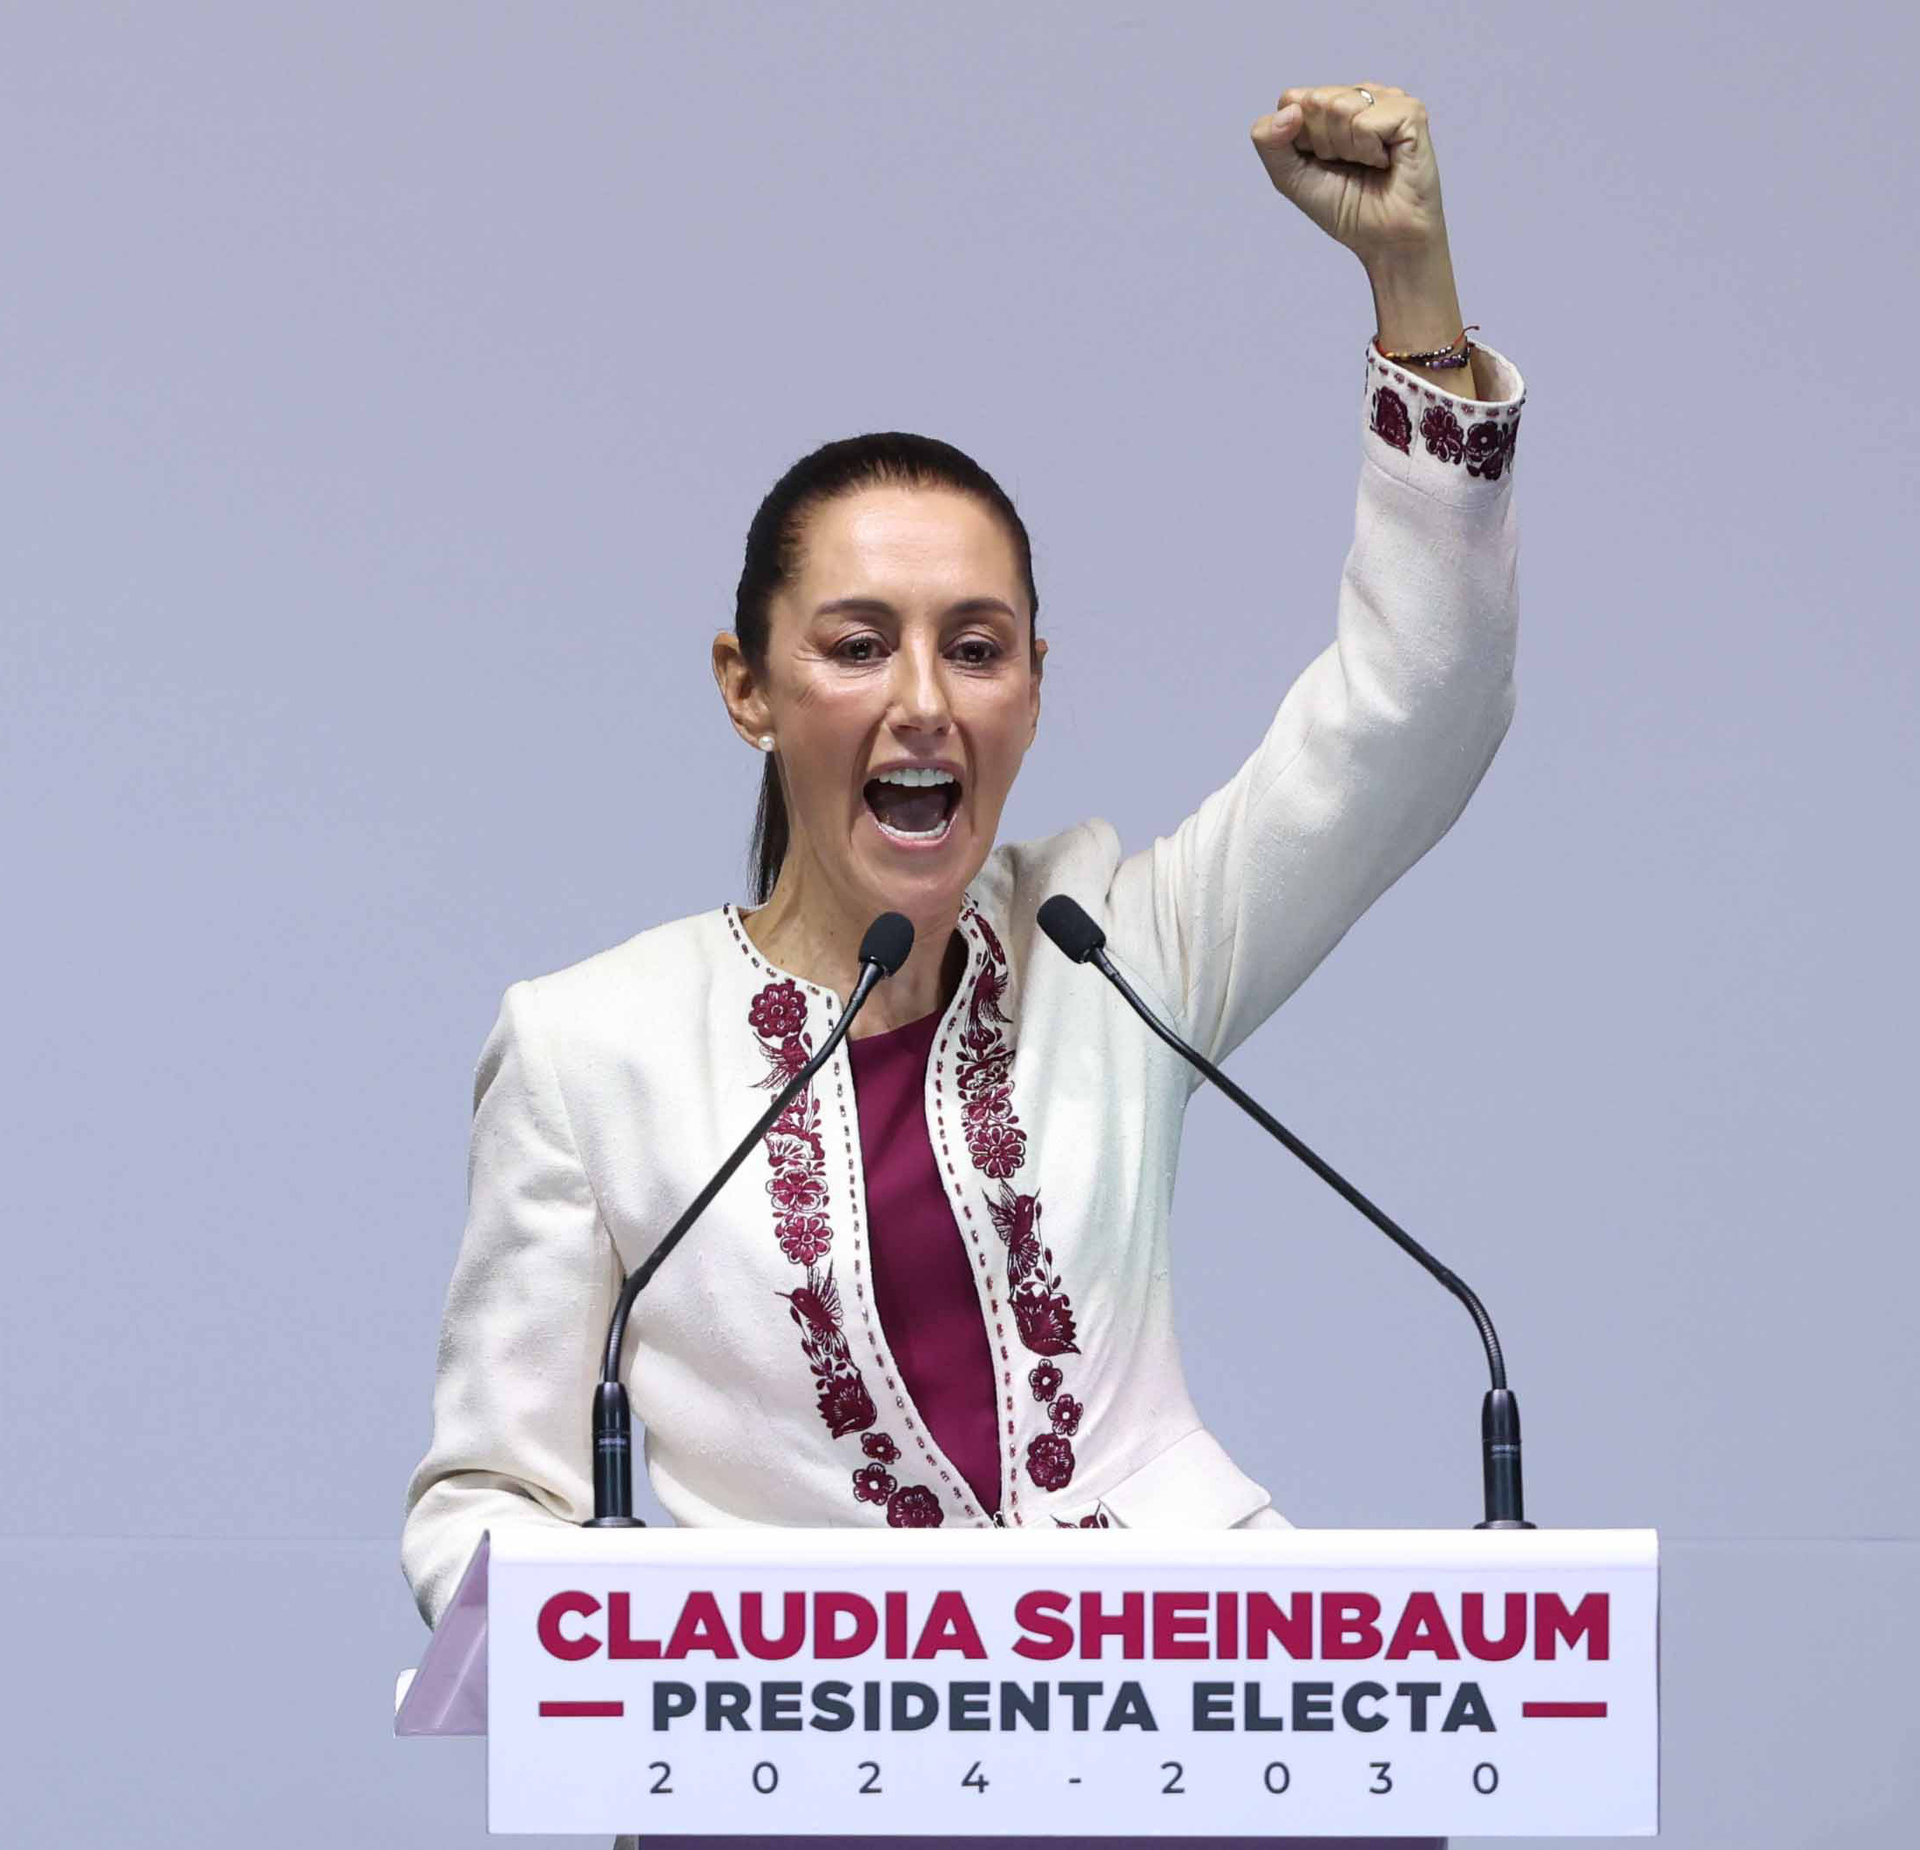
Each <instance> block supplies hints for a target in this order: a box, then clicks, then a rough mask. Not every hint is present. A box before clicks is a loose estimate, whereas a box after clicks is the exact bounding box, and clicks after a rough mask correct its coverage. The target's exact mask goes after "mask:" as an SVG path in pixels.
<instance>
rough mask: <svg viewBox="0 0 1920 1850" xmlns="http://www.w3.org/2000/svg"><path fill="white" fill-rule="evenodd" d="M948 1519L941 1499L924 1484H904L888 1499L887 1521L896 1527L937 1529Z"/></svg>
mask: <svg viewBox="0 0 1920 1850" xmlns="http://www.w3.org/2000/svg"><path fill="white" fill-rule="evenodd" d="M946 1519H947V1513H946V1511H945V1510H943V1509H942V1508H941V1507H940V1499H939V1498H938V1497H936V1496H935V1495H934V1494H933V1492H932V1491H930V1490H929V1489H928V1488H927V1487H926V1485H924V1484H902V1485H901V1486H900V1488H899V1489H898V1490H896V1491H895V1492H894V1493H893V1495H892V1496H890V1497H889V1498H888V1499H887V1521H888V1522H889V1523H890V1524H892V1526H893V1527H894V1528H896V1529H937V1528H939V1526H940V1525H941V1524H942V1523H943V1522H945V1521H946Z"/></svg>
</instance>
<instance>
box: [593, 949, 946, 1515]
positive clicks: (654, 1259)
mask: <svg viewBox="0 0 1920 1850" xmlns="http://www.w3.org/2000/svg"><path fill="white" fill-rule="evenodd" d="M912 949H913V926H912V924H911V923H910V922H909V921H908V920H907V919H905V918H903V917H902V916H901V915H900V914H899V913H897V912H883V913H881V915H880V916H879V917H878V918H877V919H875V920H874V921H873V923H872V924H871V925H869V926H868V927H867V935H866V936H865V937H864V938H862V939H861V941H860V977H859V980H858V981H857V982H856V983H855V984H854V986H853V993H852V994H851V995H850V996H848V998H847V1006H846V1009H845V1011H844V1012H843V1013H842V1015H841V1017H840V1019H839V1020H838V1021H837V1022H835V1023H834V1025H833V1032H832V1033H831V1034H829V1035H828V1036H827V1038H826V1040H825V1042H824V1043H823V1044H822V1046H821V1048H820V1051H819V1052H818V1053H816V1054H815V1055H814V1056H813V1058H812V1059H810V1060H809V1061H808V1062H807V1063H806V1065H805V1066H803V1067H802V1068H801V1069H800V1070H799V1072H797V1073H795V1074H794V1076H793V1077H792V1078H791V1079H790V1080H788V1081H787V1083H786V1084H785V1085H784V1086H782V1087H781V1089H780V1093H779V1096H778V1097H776V1098H775V1099H774V1101H773V1103H772V1104H771V1105H769V1106H768V1107H767V1108H766V1110H765V1111H764V1112H762V1113H761V1114H760V1120H759V1122H758V1123H757V1124H755V1125H754V1127H753V1129H752V1130H750V1131H748V1132H747V1134H746V1136H745V1137H743V1138H742V1139H741V1140H740V1145H739V1147H738V1148H737V1149H736V1150H735V1151H734V1152H733V1154H732V1155H731V1156H729V1157H728V1158H727V1160H726V1161H725V1162H724V1163H722V1164H721V1165H720V1168H719V1172H718V1173H717V1174H716V1175H715V1176H714V1178H713V1180H712V1181H711V1182H709V1183H708V1184H707V1185H706V1187H705V1188H703V1189H702V1190H701V1191H700V1192H699V1194H697V1195H696V1196H695V1197H694V1198H693V1200H692V1201H691V1202H690V1203H689V1204H688V1206H687V1211H686V1212H685V1213H684V1214H682V1215H681V1216H680V1218H679V1219H678V1220H677V1221H675V1222H674V1223H673V1225H672V1226H671V1227H670V1228H669V1229H668V1230H667V1234H666V1237H665V1238H664V1239H662V1240H661V1242H660V1244H659V1245H658V1246H656V1247H655V1248H654V1249H653V1251H652V1252H650V1253H649V1254H648V1255H647V1257H646V1258H645V1259H644V1260H643V1261H642V1262H641V1263H640V1264H639V1265H637V1266H635V1267H634V1269H633V1270H632V1271H631V1272H629V1273H628V1274H627V1277H626V1283H625V1284H624V1285H623V1286H622V1287H621V1290H620V1297H619V1300H618V1301H617V1302H616V1303H615V1305H614V1307H613V1316H612V1318H611V1319H610V1321H609V1322H608V1324H607V1352H606V1360H605V1361H604V1363H603V1364H602V1366H601V1370H600V1385H599V1386H598V1387H597V1388H596V1389H595V1390H594V1396H593V1514H592V1516H590V1517H589V1518H588V1519H587V1520H586V1521H585V1522H583V1523H582V1524H581V1525H580V1526H581V1527H582V1528H583V1529H644V1528H645V1527H646V1526H647V1525H646V1524H645V1523H644V1522H642V1521H641V1520H640V1518H639V1517H638V1516H636V1515H635V1514H634V1513H633V1417H632V1413H631V1410H630V1409H629V1407H628V1404H627V1389H626V1384H625V1383H624V1382H622V1381H621V1379H620V1350H621V1347H622V1345H623V1344H624V1343H625V1341H626V1335H627V1316H628V1313H629V1312H630V1311H631V1310H632V1309H633V1301H634V1299H635V1298H637V1297H638V1296H639V1295H640V1293H641V1292H642V1291H643V1290H644V1289H645V1288H646V1283H647V1280H648V1279H650V1278H651V1277H652V1276H653V1275H654V1273H655V1272H657V1271H658V1270H659V1269H660V1265H661V1262H662V1261H663V1260H664V1259H665V1258H666V1256H667V1255H668V1254H669V1253H670V1252H672V1251H673V1249H674V1248H675V1247H676V1246H677V1245H679V1243H680V1239H681V1236H682V1235H683V1234H684V1233H685V1232H686V1231H687V1229H688V1228H689V1227H691V1226H692V1225H693V1223H694V1222H695V1221H697V1220H698V1219H699V1218H700V1216H701V1215H702V1214H703V1213H705V1212H706V1209H707V1204H708V1203H709V1202H711V1201H712V1200H713V1198H714V1196H715V1195H717V1194H719V1192H720V1191H721V1189H722V1188H724V1187H725V1186H726V1183H727V1178H728V1177H729V1176H731V1175H732V1174H733V1172H734V1171H735V1170H736V1169H738V1168H739V1167H740V1165H741V1163H742V1162H744V1161H745V1160H746V1155H747V1152H748V1151H749V1150H751V1149H752V1148H753V1147H754V1145H755V1144H757V1143H758V1142H759V1141H760V1139H761V1138H762V1137H764V1136H765V1135H766V1134H767V1131H768V1129H769V1127H771V1125H772V1124H773V1121H774V1120H775V1119H776V1118H777V1117H779V1115H780V1114H781V1113H782V1112H783V1111H785V1110H786V1108H787V1107H788V1105H790V1104H791V1103H792V1102H793V1099H794V1096H795V1094H796V1093H798V1092H799V1091H800V1089H801V1088H802V1087H803V1086H804V1085H806V1083H807V1082H808V1080H810V1079H811V1078H812V1077H813V1076H814V1074H815V1073H817V1072H818V1071H819V1070H820V1068H821V1067H823V1066H824V1065H826V1063H827V1062H828V1061H829V1060H830V1059H832V1058H833V1051H834V1049H835V1048H836V1047H838V1046H839V1045H840V1043H841V1042H842V1041H843V1040H844V1039H846V1034H847V1030H848V1028H850V1027H851V1026H852V1025H853V1018H854V1016H856V1015H857V1014H859V1013H860V1008H861V1005H862V1004H863V1003H864V1002H865V1001H866V999H867V997H868V996H869V995H871V994H872V993H873V990H874V988H875V986H876V985H877V984H879V983H881V982H882V981H884V980H885V979H886V978H887V977H890V976H891V975H893V973H894V972H895V971H896V970H898V969H899V968H900V966H901V965H902V964H903V963H905V962H906V961H907V953H908V952H909V951H911V950H912Z"/></svg>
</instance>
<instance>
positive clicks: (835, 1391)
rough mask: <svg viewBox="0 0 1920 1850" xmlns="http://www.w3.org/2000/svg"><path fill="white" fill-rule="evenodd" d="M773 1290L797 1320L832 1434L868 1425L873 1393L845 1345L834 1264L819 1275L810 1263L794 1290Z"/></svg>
mask: <svg viewBox="0 0 1920 1850" xmlns="http://www.w3.org/2000/svg"><path fill="white" fill-rule="evenodd" d="M775 1295H776V1296H778V1297H783V1298H785V1299H786V1300H787V1310H788V1313H789V1314H790V1315H791V1316H792V1318H793V1320H794V1322H795V1323H797V1324H798V1325H799V1326H800V1347H801V1350H802V1351H803V1352H804V1354H805V1355H806V1358H807V1363H808V1365H809V1366H810V1367H811V1368H812V1370H813V1379H814V1385H815V1386H816V1387H817V1388H818V1389H819V1396H820V1417H821V1418H822V1419H823V1420H825V1421H826V1423H827V1430H828V1431H829V1432H830V1433H832V1434H833V1436H834V1437H835V1438H836V1439H837V1438H839V1437H840V1435H841V1434H842V1433H849V1432H858V1431H859V1430H860V1429H861V1428H862V1427H866V1426H871V1425H872V1424H873V1422H874V1419H875V1417H876V1415H875V1413H874V1410H873V1397H872V1396H871V1395H870V1394H869V1393H868V1392H867V1387H866V1383H865V1382H864V1381H863V1380H862V1379H861V1378H860V1370H859V1367H858V1365H857V1364H856V1363H855V1362H854V1359H853V1357H852V1355H851V1354H850V1353H849V1352H848V1349H847V1338H846V1332H845V1331H844V1330H843V1329H842V1327H841V1315H840V1287H839V1286H838V1285H836V1284H835V1283H834V1282H833V1268H832V1267H831V1266H829V1267H828V1268H827V1271H826V1276H825V1277H824V1278H823V1277H822V1276H821V1275H820V1273H818V1272H817V1271H815V1270H814V1269H813V1268H812V1267H811V1266H809V1267H808V1268H807V1282H806V1284H805V1285H803V1286H802V1287H801V1288H800V1289H799V1290H798V1291H781V1292H777V1293H776V1294H775Z"/></svg>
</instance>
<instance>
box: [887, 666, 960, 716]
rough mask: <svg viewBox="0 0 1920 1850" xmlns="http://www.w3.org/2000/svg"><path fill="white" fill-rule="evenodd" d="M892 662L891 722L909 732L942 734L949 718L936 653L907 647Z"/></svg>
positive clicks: (943, 684)
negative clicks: (892, 719)
mask: <svg viewBox="0 0 1920 1850" xmlns="http://www.w3.org/2000/svg"><path fill="white" fill-rule="evenodd" d="M893 660H894V682H893V717H894V723H895V724H896V725H898V726H900V727H902V728H903V729H904V730H906V731H909V732H944V731H945V730H946V727H947V723H948V720H949V718H950V717H951V716H950V713H949V711H948V706H947V686H946V680H945V677H944V676H943V675H942V674H941V672H940V657H939V656H938V654H937V653H935V652H934V651H933V650H931V649H927V650H921V649H911V648H908V649H901V650H899V651H898V652H897V653H896V654H895V656H894V658H893Z"/></svg>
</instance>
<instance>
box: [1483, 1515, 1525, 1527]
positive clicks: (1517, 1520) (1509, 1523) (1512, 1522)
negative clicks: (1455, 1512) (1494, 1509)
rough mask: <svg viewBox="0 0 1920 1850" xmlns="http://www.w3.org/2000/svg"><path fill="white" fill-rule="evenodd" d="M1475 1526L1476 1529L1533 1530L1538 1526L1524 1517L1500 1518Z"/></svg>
mask: <svg viewBox="0 0 1920 1850" xmlns="http://www.w3.org/2000/svg"><path fill="white" fill-rule="evenodd" d="M1473 1526H1474V1527H1475V1528H1476V1529H1532V1528H1535V1527H1537V1526H1538V1525H1537V1524H1535V1523H1531V1522H1528V1521H1527V1520H1526V1519H1525V1518H1524V1517H1519V1516H1500V1517H1496V1518H1495V1519H1494V1520H1493V1521H1492V1522H1476V1523H1475V1524H1474V1525H1473Z"/></svg>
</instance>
